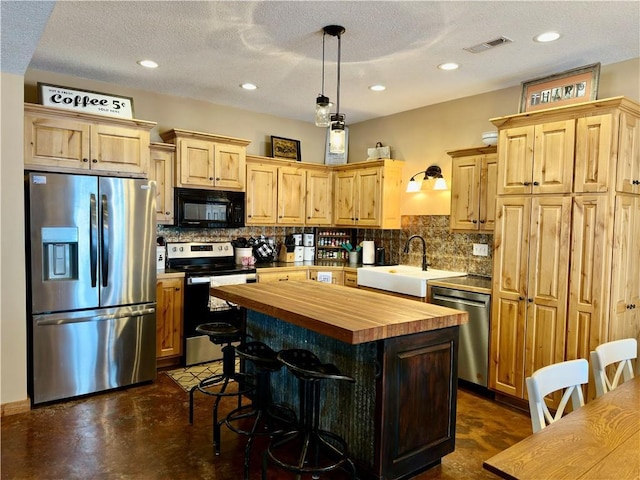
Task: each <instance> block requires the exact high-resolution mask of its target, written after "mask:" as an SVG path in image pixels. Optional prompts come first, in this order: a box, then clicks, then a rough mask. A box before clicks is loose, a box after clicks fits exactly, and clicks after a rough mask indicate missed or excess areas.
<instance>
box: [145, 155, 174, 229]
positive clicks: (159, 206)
mask: <svg viewBox="0 0 640 480" xmlns="http://www.w3.org/2000/svg"><path fill="white" fill-rule="evenodd" d="M149 149H150V152H151V168H150V171H149V179H150V180H155V181H156V222H157V223H160V224H168V225H171V224H173V212H174V209H173V206H174V205H173V203H174V202H173V167H174V163H175V151H176V147H175V145H171V144H168V143H151V145H150V146H149Z"/></svg>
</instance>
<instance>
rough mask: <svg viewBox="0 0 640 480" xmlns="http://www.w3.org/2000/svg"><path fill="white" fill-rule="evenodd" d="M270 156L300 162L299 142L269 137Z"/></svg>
mask: <svg viewBox="0 0 640 480" xmlns="http://www.w3.org/2000/svg"><path fill="white" fill-rule="evenodd" d="M271 156H272V157H273V158H280V159H282V160H295V161H298V162H300V161H302V155H301V154H300V140H292V139H290V138H282V137H274V136H273V135H271Z"/></svg>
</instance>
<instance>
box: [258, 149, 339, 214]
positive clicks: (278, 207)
mask: <svg viewBox="0 0 640 480" xmlns="http://www.w3.org/2000/svg"><path fill="white" fill-rule="evenodd" d="M331 179H332V174H331V170H330V168H329V167H327V166H324V165H319V164H303V163H300V162H288V161H286V160H277V159H273V158H269V157H259V156H255V155H249V156H247V218H246V223H247V225H292V226H298V225H309V226H319V225H331V221H332V208H331V207H332V188H333V185H332V183H331Z"/></svg>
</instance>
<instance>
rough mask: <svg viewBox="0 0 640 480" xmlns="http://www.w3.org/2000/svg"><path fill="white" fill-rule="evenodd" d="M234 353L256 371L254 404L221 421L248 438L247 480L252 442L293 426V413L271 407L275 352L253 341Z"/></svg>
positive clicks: (246, 456) (276, 406)
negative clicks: (251, 420)
mask: <svg viewBox="0 0 640 480" xmlns="http://www.w3.org/2000/svg"><path fill="white" fill-rule="evenodd" d="M236 354H237V355H238V357H240V358H243V359H245V360H247V361H249V362H251V363H252V364H253V367H254V369H255V372H254V376H255V378H256V384H255V390H254V392H253V394H254V395H253V401H252V403H251V404H250V405H244V406H239V407H238V408H236V409H235V410H233V411H231V412H230V413H229V414H228V415H227V416H226V418H224V419H223V420H221V421H220V422H221V423H224V424H225V425H226V426H227V427H228V428H229V429H230V430H231V431H233V432H235V433H238V434H240V435H246V436H248V437H249V438H248V439H247V444H246V446H245V457H244V478H245V480H248V479H249V463H250V458H251V445H252V442H253V439H254V438H255V437H256V436H273V435H278V434H280V433H282V432H283V431H284V430H285V428H286V427H287V426H290V425H292V424H293V423H295V412H293V410H291V409H290V408H288V407H284V406H279V405H274V404H273V402H272V400H271V374H272V373H273V372H277V371H278V370H280V369H281V368H282V363H280V361H278V358H277V352H275V351H274V350H273V349H271V348H270V347H269V346H268V345H266V344H264V343H262V342H257V341H254V342H248V343H244V344H241V345H239V346H238V347H236ZM251 418H253V422H251V423H250V428H249V429H245V428H243V426H244V425H245V424H246V423H247V419H251ZM218 440H219V439H218ZM218 444H219V441H218Z"/></svg>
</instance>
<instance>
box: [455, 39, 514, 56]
mask: <svg viewBox="0 0 640 480" xmlns="http://www.w3.org/2000/svg"><path fill="white" fill-rule="evenodd" d="M511 42H513V40H511V39H510V38H507V37H498V38H494V39H493V40H489V41H488V42H482V43H479V44H478V45H474V46H473V47H467V48H465V49H464V50H466V51H467V52H471V53H480V52H484V51H485V50H489V49H490V48H493V47H497V46H499V45H504V44H505V43H511Z"/></svg>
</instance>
